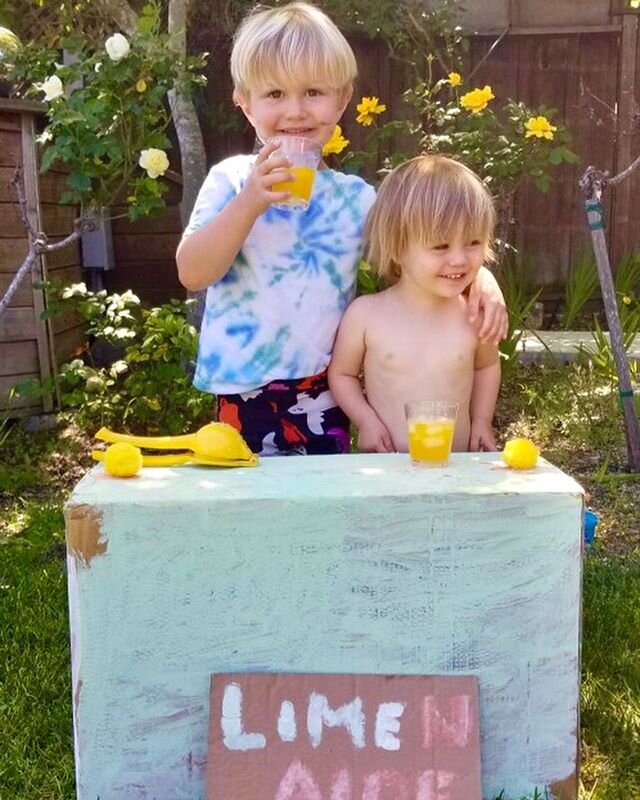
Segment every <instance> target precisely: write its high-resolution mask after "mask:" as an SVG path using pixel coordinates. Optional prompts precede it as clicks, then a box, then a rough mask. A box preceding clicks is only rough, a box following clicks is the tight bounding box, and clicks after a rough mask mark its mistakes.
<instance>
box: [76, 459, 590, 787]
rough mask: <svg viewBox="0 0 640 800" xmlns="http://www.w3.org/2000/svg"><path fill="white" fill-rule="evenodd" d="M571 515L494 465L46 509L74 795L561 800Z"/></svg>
mask: <svg viewBox="0 0 640 800" xmlns="http://www.w3.org/2000/svg"><path fill="white" fill-rule="evenodd" d="M582 514H583V496H582V490H581V488H580V486H579V485H578V484H577V483H575V481H573V480H572V479H571V478H570V477H568V476H567V475H565V474H564V473H562V472H561V471H560V470H558V469H556V468H555V467H553V466H552V465H550V464H548V463H546V462H544V461H543V460H540V461H539V463H538V466H537V467H536V468H535V469H533V470H528V471H521V472H518V471H515V470H509V469H507V468H505V467H504V465H502V464H501V462H500V456H499V454H495V453H455V454H453V455H452V457H451V459H450V462H449V464H448V466H446V467H443V468H441V469H432V470H421V469H416V468H414V467H413V466H412V465H411V463H410V461H409V458H408V456H407V455H406V454H384V455H364V454H359V455H349V456H345V455H339V456H306V457H304V458H271V459H262V460H261V461H260V464H259V465H258V467H256V468H255V469H215V468H210V467H206V466H193V465H184V466H177V467H156V468H146V467H145V468H143V469H142V471H141V472H140V473H139V474H138V475H137V476H136V477H135V478H131V479H128V480H118V479H115V478H112V477H110V476H109V475H107V474H106V473H105V471H104V468H103V466H102V465H97V466H96V467H95V468H94V469H93V470H92V471H91V472H89V473H88V474H87V475H86V476H85V477H84V478H83V479H82V480H81V481H80V483H79V484H78V485H77V487H76V489H75V491H74V492H73V494H72V496H71V498H70V500H69V501H68V504H67V507H66V519H67V543H68V563H69V599H70V617H71V637H72V660H73V664H72V667H73V708H74V732H75V756H76V775H77V795H78V799H79V800H96V798H100V800H134V798H135V799H136V800H137V799H138V798H145V799H146V800H151V799H152V798H156V800H200V799H201V798H205V797H206V798H207V800H463V798H464V800H479V798H480V797H482V798H483V800H492V798H494V797H495V796H496V795H498V794H499V793H500V792H501V791H503V790H504V797H505V800H507V799H509V800H511V799H512V798H520V797H521V796H522V795H527V794H533V792H534V790H535V789H538V790H539V791H541V792H543V791H544V790H545V789H547V790H548V791H549V792H551V793H553V794H555V795H556V796H561V797H562V798H564V800H576V798H577V785H578V776H577V771H578V762H577V758H578V682H579V666H580V665H579V653H580V590H581V548H582V542H581V526H582ZM478 752H479V754H480V757H479V758H478Z"/></svg>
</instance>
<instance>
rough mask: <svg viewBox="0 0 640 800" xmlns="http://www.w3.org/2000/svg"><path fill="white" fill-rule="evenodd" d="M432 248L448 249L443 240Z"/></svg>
mask: <svg viewBox="0 0 640 800" xmlns="http://www.w3.org/2000/svg"><path fill="white" fill-rule="evenodd" d="M433 249H434V250H448V249H449V245H448V244H446V242H443V243H442V244H437V245H436V246H435V247H434V248H433Z"/></svg>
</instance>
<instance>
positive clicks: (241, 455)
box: [91, 422, 258, 467]
mask: <svg viewBox="0 0 640 800" xmlns="http://www.w3.org/2000/svg"><path fill="white" fill-rule="evenodd" d="M96 439H101V440H102V441H103V442H128V443H129V444H132V445H135V446H136V447H140V448H143V449H149V450H184V451H186V452H183V453H166V454H163V455H148V454H146V453H143V454H142V465H143V466H144V467H174V466H178V465H179V464H189V463H193V464H205V465H207V466H211V467H255V466H256V465H257V463H258V456H257V455H255V453H252V452H251V450H250V449H249V447H248V445H247V443H246V442H245V440H244V439H243V438H242V436H241V435H240V433H239V432H238V431H237V430H236V429H235V428H233V427H232V426H231V425H227V423H226V422H210V423H209V424H208V425H204V426H203V427H202V428H200V429H199V430H197V431H196V432H195V433H188V434H185V435H183V436H131V435H129V434H126V433H116V432H115V431H111V430H109V428H100V430H99V431H98V432H97V433H96ZM104 454H105V451H104V450H93V451H92V453H91V455H92V457H93V458H94V459H95V460H96V461H103V460H104Z"/></svg>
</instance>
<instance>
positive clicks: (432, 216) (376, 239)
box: [364, 155, 495, 284]
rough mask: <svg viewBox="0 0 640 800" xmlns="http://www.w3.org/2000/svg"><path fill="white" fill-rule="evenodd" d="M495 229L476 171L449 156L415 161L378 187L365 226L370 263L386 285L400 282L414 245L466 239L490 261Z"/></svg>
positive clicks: (490, 202) (491, 209) (488, 199)
mask: <svg viewBox="0 0 640 800" xmlns="http://www.w3.org/2000/svg"><path fill="white" fill-rule="evenodd" d="M494 226H495V209H494V205H493V200H492V198H491V195H490V194H489V192H488V190H487V188H486V187H485V185H484V184H483V183H482V181H481V180H480V178H479V177H478V176H477V175H476V174H475V172H473V170H470V169H469V167H466V166H465V165H464V164H461V163H460V162H459V161H455V160H454V159H452V158H447V157H446V156H440V155H422V156H417V157H416V158H412V159H411V160H410V161H406V162H405V163H404V164H400V166H398V167H396V168H395V169H394V170H393V171H392V172H390V173H389V174H388V175H387V176H386V177H385V179H384V180H383V181H382V183H381V184H380V188H379V189H378V194H377V197H376V201H375V203H374V204H373V206H372V207H371V210H370V211H369V215H368V217H367V222H366V225H365V232H364V238H365V244H366V248H367V258H368V259H369V261H370V262H371V264H372V266H373V268H374V269H375V271H376V272H377V274H378V275H380V276H381V277H382V278H384V280H385V281H386V283H387V284H392V283H395V282H396V281H397V280H398V278H399V277H400V272H401V266H400V262H401V260H402V256H403V254H404V253H405V252H406V250H407V248H408V247H409V246H410V245H411V244H421V245H424V246H425V247H433V246H436V245H439V244H443V243H445V242H448V241H449V240H450V239H451V238H454V237H455V236H457V235H458V234H462V235H463V236H464V238H465V239H479V240H480V241H481V242H482V243H483V244H484V246H485V259H486V260H491V259H493V252H492V250H491V240H492V237H493V229H494Z"/></svg>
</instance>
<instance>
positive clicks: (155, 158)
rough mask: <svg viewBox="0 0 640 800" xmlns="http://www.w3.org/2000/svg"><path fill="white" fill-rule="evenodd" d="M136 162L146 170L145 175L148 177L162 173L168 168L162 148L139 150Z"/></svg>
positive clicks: (154, 176)
mask: <svg viewBox="0 0 640 800" xmlns="http://www.w3.org/2000/svg"><path fill="white" fill-rule="evenodd" d="M138 164H140V166H141V167H142V169H146V170H147V175H148V176H149V177H150V178H157V177H158V176H159V175H164V173H165V172H166V171H167V170H168V169H169V159H168V158H167V154H166V153H165V152H164V150H158V148H157V147H150V148H149V149H148V150H141V151H140V159H139V160H138Z"/></svg>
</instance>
